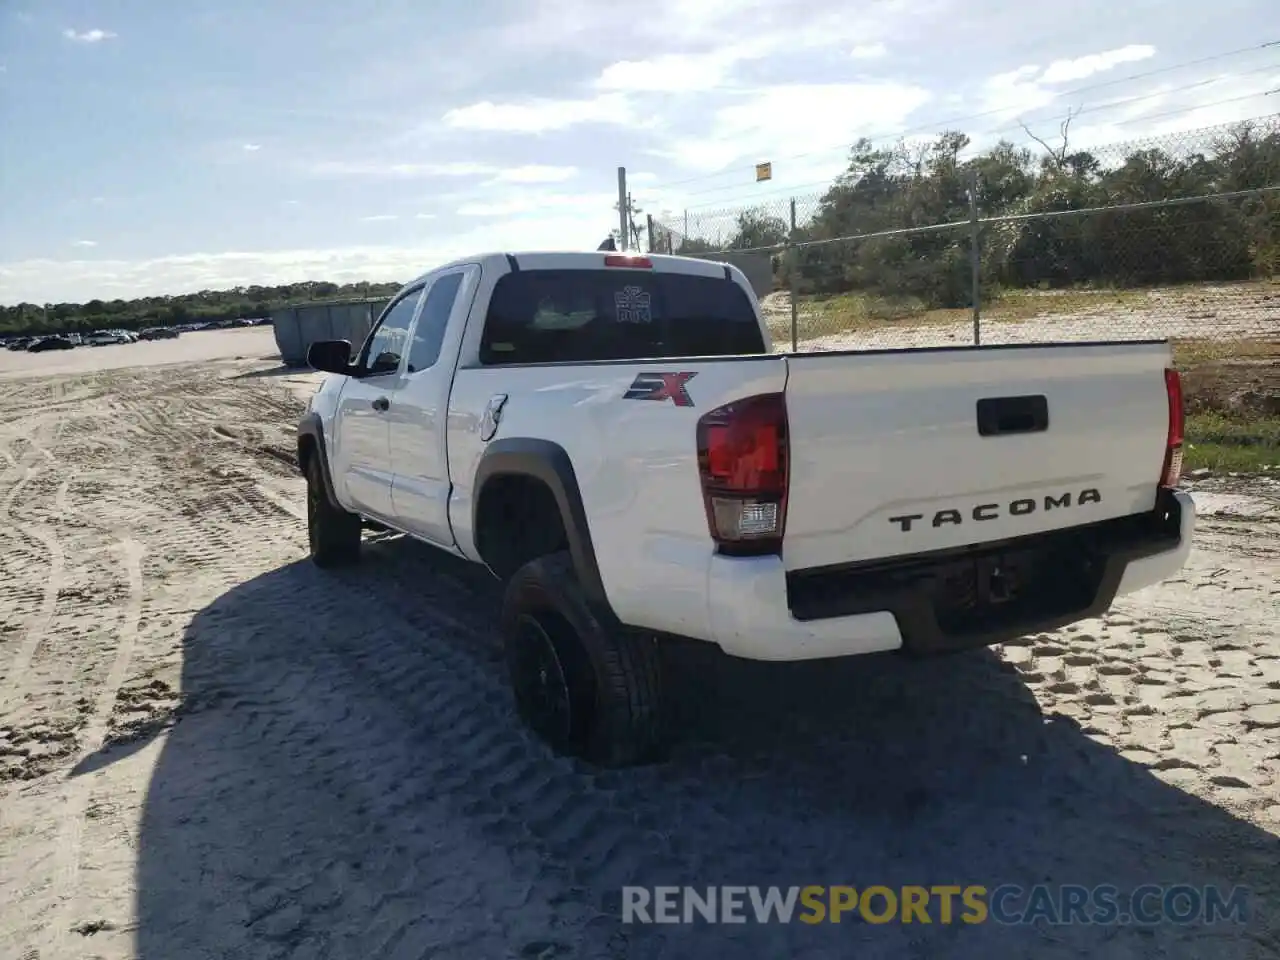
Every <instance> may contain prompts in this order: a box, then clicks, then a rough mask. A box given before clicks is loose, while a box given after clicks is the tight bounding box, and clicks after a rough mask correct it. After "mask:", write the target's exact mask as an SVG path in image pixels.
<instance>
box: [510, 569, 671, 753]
mask: <svg viewBox="0 0 1280 960" xmlns="http://www.w3.org/2000/svg"><path fill="white" fill-rule="evenodd" d="M502 636H503V643H504V647H505V652H506V659H507V669H508V672H509V675H510V679H511V688H512V693H513V694H514V697H515V704H516V711H517V713H519V715H520V718H521V720H522V721H523V722H524V723H525V725H526V726H528V727H529V728H530V729H531V730H532V731H533V732H534V733H535V734H536V735H537V736H538V737H539V738H540V739H542V740H543V741H544V742H546V743H547V744H548V745H549V746H550V747H551V748H552V749H553V750H554V751H556V752H557V753H561V754H565V755H568V756H576V757H580V758H582V759H584V760H586V761H588V762H589V763H593V764H597V765H600V766H607V767H622V766H633V765H636V764H640V763H646V762H650V761H653V760H657V759H660V757H661V755H662V753H663V749H664V747H665V730H664V716H663V714H664V696H663V683H662V670H661V656H660V650H659V648H658V641H657V640H656V639H654V638H653V637H650V636H645V635H642V634H639V633H636V632H633V631H630V630H626V629H625V628H620V629H609V628H607V627H606V626H605V625H603V624H602V623H601V622H600V620H599V619H598V618H597V617H596V615H595V613H593V612H592V610H591V607H590V605H589V604H588V603H587V599H586V596H585V594H584V593H583V591H582V587H581V586H580V584H579V583H578V578H577V575H576V574H575V572H574V569H573V561H572V559H571V558H570V557H569V554H568V553H563V552H562V553H556V554H552V555H550V556H546V557H539V558H538V559H536V560H533V561H531V562H529V563H527V564H525V565H524V566H523V567H521V568H520V569H519V570H517V571H516V573H515V574H514V576H512V578H511V581H510V582H509V583H508V584H507V590H506V595H505V597H504V598H503V605H502Z"/></svg>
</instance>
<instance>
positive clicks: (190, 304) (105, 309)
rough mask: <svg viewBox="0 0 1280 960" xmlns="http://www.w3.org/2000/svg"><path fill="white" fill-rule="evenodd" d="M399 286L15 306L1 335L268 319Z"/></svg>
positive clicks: (288, 288) (0, 310)
mask: <svg viewBox="0 0 1280 960" xmlns="http://www.w3.org/2000/svg"><path fill="white" fill-rule="evenodd" d="M400 286H401V285H400V284H399V283H367V282H363V281H362V282H360V283H343V284H337V283H327V282H324V283H316V282H307V283H285V284H280V285H278V286H259V285H256V284H255V285H253V286H248V287H232V288H231V289H230V290H201V291H200V292H199V293H187V294H181V295H178V296H156V297H138V298H136V299H133V300H90V301H88V302H87V303H44V304H35V303H19V304H16V305H14V306H0V335H22V334H26V335H38V334H45V333H84V332H86V331H90V330H102V329H111V330H138V329H141V328H143V327H163V326H177V325H178V324H184V323H207V322H217V321H227V320H237V319H242V318H243V319H251V318H255V317H267V316H270V315H271V312H272V311H273V310H279V309H281V308H282V307H288V306H292V305H294V304H299V303H310V302H312V301H317V300H363V299H366V298H373V299H387V298H389V297H391V296H392V295H393V294H394V293H395V292H396V291H397V290H399V289H400Z"/></svg>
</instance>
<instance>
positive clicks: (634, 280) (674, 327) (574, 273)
mask: <svg viewBox="0 0 1280 960" xmlns="http://www.w3.org/2000/svg"><path fill="white" fill-rule="evenodd" d="M764 350H765V345H764V337H763V336H762V335H761V333H760V327H759V325H758V322H757V320H756V315H755V311H754V310H753V309H752V306H751V301H750V300H749V299H748V297H747V295H746V294H745V293H744V292H743V290H742V288H741V287H739V286H738V285H737V284H736V283H734V282H732V281H731V280H725V279H723V278H720V277H694V276H688V275H686V274H673V273H650V272H646V271H640V270H619V269H607V268H605V269H598V270H519V271H517V272H515V273H509V274H507V275H506V276H504V277H502V278H501V279H499V280H498V282H497V284H495V286H494V291H493V296H492V297H491V298H490V300H489V309H488V313H487V314H486V316H485V324H484V335H483V337H482V339H481V344H480V362H481V363H483V364H485V365H495V364H516V363H555V362H562V363H572V362H584V361H591V360H637V359H657V358H662V357H689V356H736V355H739V354H759V353H763V352H764Z"/></svg>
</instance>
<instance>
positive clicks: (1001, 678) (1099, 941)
mask: <svg viewBox="0 0 1280 960" xmlns="http://www.w3.org/2000/svg"><path fill="white" fill-rule="evenodd" d="M497 599H498V591H497V589H496V585H495V584H494V583H493V582H492V581H491V580H490V579H489V578H488V577H487V575H485V574H483V573H482V572H479V571H477V570H475V569H474V568H471V567H467V566H464V565H462V564H460V563H454V562H452V561H450V560H449V559H448V558H440V557H436V556H434V555H433V554H431V552H430V551H429V550H427V549H426V548H423V547H420V546H418V545H416V544H412V543H409V542H405V541H401V540H396V539H390V540H388V541H386V542H380V543H372V544H370V545H369V546H368V549H367V550H366V557H365V561H364V563H363V564H362V565H361V566H360V567H359V568H357V569H355V570H352V571H349V572H344V573H341V574H325V573H322V572H320V571H318V570H316V569H314V568H313V567H312V566H311V565H310V564H309V563H307V562H298V563H294V564H291V565H289V566H286V567H283V568H281V569H277V570H274V571H271V572H270V573H267V574H264V575H262V576H260V577H257V578H255V579H253V580H250V581H248V582H246V583H243V584H241V585H240V586H237V587H236V588H234V589H233V590H231V591H230V592H228V593H227V594H225V595H223V596H222V597H220V598H219V599H218V600H216V601H215V602H214V603H212V604H210V605H209V606H208V607H206V608H205V609H203V610H201V611H200V612H199V613H197V614H196V616H195V617H194V618H193V619H192V621H191V623H190V625H189V627H188V628H187V632H186V636H185V664H184V677H183V683H184V692H185V696H186V698H187V699H186V706H185V708H184V712H183V715H182V717H181V719H180V720H179V721H178V722H177V724H176V725H175V726H174V727H173V728H172V729H171V730H170V731H169V734H168V738H167V740H166V742H165V745H164V747H163V750H162V753H161V756H160V759H159V762H158V764H157V767H156V769H155V773H154V776H153V778H152V781H151V784H150V788H149V795H148V797H147V800H146V805H145V811H144V816H143V821H142V827H141V836H140V841H139V849H138V904H137V917H138V920H139V924H140V926H139V929H138V933H137V937H138V942H137V955H138V956H139V957H140V958H144V960H174V958H181V957H196V956H235V957H259V956H261V957H278V956H297V957H301V956H328V957H352V958H361V960H363V958H370V957H381V956H396V957H400V956H404V957H422V956H431V957H454V956H456V957H471V958H475V957H500V956H524V957H552V956H556V957H559V956H617V957H623V956H627V957H658V956H662V957H684V956H689V957H706V956H712V955H720V956H739V955H741V956H753V957H762V956H775V955H776V956H789V957H827V956H842V957H843V956H849V955H853V953H856V954H857V955H859V956H882V955H884V956H888V955H893V956H897V955H903V954H909V955H928V956H930V957H960V956H965V957H968V956H973V957H984V956H988V955H992V956H1014V955H1017V956H1029V955H1033V954H1034V955H1036V956H1040V955H1052V956H1064V955H1076V954H1077V953H1099V954H1103V955H1107V956H1115V955H1119V954H1124V955H1128V952H1127V951H1131V952H1133V953H1134V955H1142V956H1155V955H1160V956H1187V957H1192V956H1196V957H1206V956H1214V957H1217V958H1223V957H1230V956H1246V955H1248V956H1256V955H1261V954H1260V953H1259V951H1260V950H1261V951H1264V952H1265V951H1266V950H1267V949H1268V948H1270V949H1275V948H1276V947H1277V946H1278V945H1280V943H1278V942H1277V940H1276V934H1275V929H1276V928H1275V926H1274V925H1273V924H1274V920H1273V919H1270V918H1268V917H1267V916H1266V915H1265V914H1264V913H1263V912H1262V910H1263V908H1264V906H1265V904H1266V902H1267V901H1268V900H1269V901H1271V902H1272V903H1274V901H1275V897H1276V894H1277V871H1276V863H1277V862H1280V843H1278V841H1277V838H1276V837H1274V836H1272V835H1271V834H1269V833H1266V832H1264V831H1262V830H1260V829H1258V828H1256V827H1254V826H1252V825H1250V824H1249V823H1247V822H1245V821H1243V820H1240V819H1237V818H1235V817H1233V816H1232V815H1231V814H1229V813H1228V812H1226V811H1224V810H1223V809H1220V808H1218V807H1216V806H1213V805H1211V804H1209V803H1206V802H1204V801H1202V800H1199V799H1197V798H1196V797H1194V796H1191V795H1189V794H1186V793H1184V792H1182V791H1180V790H1177V789H1175V788H1173V787H1170V786H1168V785H1166V784H1165V783H1163V782H1162V781H1161V780H1159V779H1158V778H1156V777H1155V776H1153V775H1152V774H1151V773H1150V772H1149V771H1148V770H1146V769H1145V768H1143V767H1141V766H1137V765H1134V764H1132V763H1129V762H1128V761H1126V760H1124V759H1123V758H1121V757H1120V756H1119V755H1117V753H1116V752H1115V751H1114V750H1112V749H1110V748H1109V747H1106V746H1103V745H1100V744H1099V743H1097V742H1096V741H1094V740H1093V739H1091V738H1090V737H1089V736H1087V735H1085V733H1083V732H1082V731H1081V729H1080V728H1079V727H1078V726H1077V725H1076V724H1074V723H1073V722H1071V721H1069V720H1063V719H1052V720H1050V719H1048V718H1046V717H1045V716H1043V715H1042V714H1041V712H1040V710H1039V709H1038V707H1037V705H1036V702H1035V700H1034V699H1033V698H1032V696H1031V695H1030V693H1029V692H1028V691H1027V690H1026V688H1025V687H1024V686H1023V685H1022V684H1021V683H1020V681H1019V680H1018V678H1017V676H1016V675H1015V674H1013V673H1012V672H1010V671H1009V670H1008V669H1007V668H1005V667H1004V666H1003V665H1002V664H1001V662H1000V661H999V660H998V658H996V657H995V656H994V655H992V654H990V653H988V652H981V653H978V654H974V655H965V656H960V657H952V658H947V659H945V660H937V661H931V662H923V663H911V662H905V661H901V660H898V659H896V658H883V659H865V660H862V661H852V660H850V661H840V662H823V663H809V664H792V665H763V664H749V663H742V662H731V661H728V660H726V659H725V658H722V657H717V656H712V655H707V654H705V653H700V652H698V651H696V650H695V651H687V652H681V653H680V655H679V656H677V657H676V658H675V659H676V664H675V665H676V675H677V677H678V678H679V680H678V683H677V685H676V689H677V691H678V693H679V698H680V710H679V717H680V723H681V725H682V727H683V744H682V746H681V747H680V748H679V749H677V750H676V752H675V754H674V756H673V757H672V759H671V761H670V762H669V763H667V764H665V765H661V766H655V767H650V768H644V769H639V770H630V771H595V770H591V769H588V768H586V767H583V766H581V765H578V764H576V763H574V762H571V761H567V760H564V759H559V758H554V757H551V756H549V755H548V754H547V753H546V752H545V751H544V750H543V749H542V747H541V746H540V745H539V744H537V743H536V742H533V741H532V740H530V739H529V738H528V737H527V736H526V735H525V734H524V732H523V731H522V729H521V728H520V727H519V726H518V724H517V721H516V719H515V717H514V713H513V711H512V710H511V708H510V705H509V700H508V694H507V689H506V683H505V677H504V675H503V671H502V667H501V661H500V658H499V653H498V649H497V641H496V637H495V635H494V629H493V623H494V619H495V605H496V602H497ZM662 883H672V884H692V885H697V886H705V885H722V884H757V885H769V884H778V885H782V886H791V885H805V884H850V885H853V886H856V887H859V888H862V887H866V886H868V885H872V884H883V885H887V886H890V887H896V886H900V885H904V884H922V885H926V886H929V885H936V884H962V885H963V884H983V885H985V886H987V887H989V888H991V887H995V886H997V885H1000V884H1023V885H1028V886H1029V885H1031V884H1036V883H1050V884H1059V883H1070V884H1083V885H1086V886H1091V885H1094V884H1104V883H1105V884H1113V885H1115V886H1116V887H1119V888H1120V889H1121V890H1125V889H1131V888H1133V887H1134V886H1136V885H1139V884H1143V883H1165V884H1173V883H1183V884H1192V885H1195V886H1201V885H1205V884H1218V885H1221V886H1222V887H1223V889H1224V892H1226V891H1229V890H1230V889H1231V888H1232V887H1234V886H1236V885H1244V886H1247V887H1249V888H1251V891H1252V892H1251V893H1250V895H1249V908H1250V916H1249V919H1248V922H1247V923H1245V924H1236V923H1219V924H1218V925H1216V926H1213V927H1208V926H1175V925H1168V924H1166V925H1161V926H1156V927H1134V926H1110V927H1099V926H1088V925H1075V926H1064V927H1056V928H1048V927H1033V926H1008V925H1004V926H1001V925H998V924H994V923H987V924H983V925H978V926H965V925H963V924H958V923H954V924H942V923H939V922H937V916H938V915H937V913H936V912H935V922H934V923H933V924H932V925H930V926H928V927H923V926H920V925H919V924H915V925H901V924H897V923H891V924H885V925H875V924H870V923H865V922H859V921H857V919H856V918H854V917H846V918H845V922H844V923H843V924H837V925H833V924H824V925H820V926H808V925H805V924H800V923H792V924H788V925H780V924H774V925H767V926H760V925H756V924H754V923H749V924H745V925H732V926H725V925H718V926H711V925H694V926H678V927H673V926H666V927H657V926H637V925H622V924H621V923H619V921H618V912H619V903H620V896H621V893H620V889H621V887H622V886H623V885H624V884H639V885H654V884H662ZM1012 902H1020V901H1012ZM851 951H852V953H851Z"/></svg>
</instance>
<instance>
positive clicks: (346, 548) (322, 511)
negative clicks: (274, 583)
mask: <svg viewBox="0 0 1280 960" xmlns="http://www.w3.org/2000/svg"><path fill="white" fill-rule="evenodd" d="M323 469H324V467H323V466H322V465H321V463H320V458H319V457H318V456H317V455H316V454H314V453H313V454H312V455H311V456H310V457H308V458H307V542H308V544H309V545H310V548H311V561H312V563H314V564H315V565H316V566H317V567H321V568H323V569H330V568H333V567H348V566H351V565H352V564H354V563H356V562H357V561H358V560H359V559H360V518H359V517H358V516H356V515H355V514H354V513H348V512H347V511H346V510H343V509H342V508H341V507H336V506H334V505H333V504H332V503H331V502H330V500H329V497H328V495H327V494H326V493H325V486H324V475H323V474H322V473H321V471H322V470H323Z"/></svg>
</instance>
